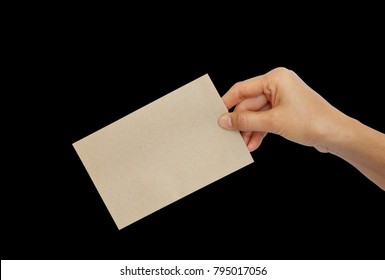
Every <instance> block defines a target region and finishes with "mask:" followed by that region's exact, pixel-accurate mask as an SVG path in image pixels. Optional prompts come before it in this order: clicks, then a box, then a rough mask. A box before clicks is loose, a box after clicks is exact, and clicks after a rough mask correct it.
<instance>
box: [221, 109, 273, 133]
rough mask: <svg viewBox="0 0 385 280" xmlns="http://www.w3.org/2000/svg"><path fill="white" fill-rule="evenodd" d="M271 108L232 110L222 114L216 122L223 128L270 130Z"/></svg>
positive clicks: (271, 128)
mask: <svg viewBox="0 0 385 280" xmlns="http://www.w3.org/2000/svg"><path fill="white" fill-rule="evenodd" d="M271 111H272V110H267V111H258V112H253V111H247V110H242V111H234V112H232V113H226V114H224V115H222V116H221V117H220V118H219V120H218V123H219V125H220V126H221V127H223V128H225V129H234V130H239V131H263V132H272V130H273V127H272V125H273V122H272V115H271V113H272V112H271Z"/></svg>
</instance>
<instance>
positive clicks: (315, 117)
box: [219, 67, 385, 190]
mask: <svg viewBox="0 0 385 280" xmlns="http://www.w3.org/2000/svg"><path fill="white" fill-rule="evenodd" d="M222 99H223V101H224V103H225V105H226V107H227V108H228V109H230V108H233V107H234V106H235V108H234V111H233V112H232V113H228V114H225V115H223V116H221V117H220V118H219V125H220V126H222V127H223V128H226V129H235V130H239V131H241V134H242V137H243V139H244V141H245V143H246V145H247V147H248V149H249V150H250V151H254V150H255V149H257V148H258V147H259V146H260V145H261V143H262V140H263V138H264V137H265V135H266V134H267V133H274V134H277V135H280V136H282V137H284V138H286V139H288V140H290V141H293V142H295V143H298V144H302V145H305V146H310V147H314V148H316V149H317V150H318V151H320V152H325V153H326V152H328V153H331V154H334V155H336V156H338V157H340V158H341V159H343V160H345V161H347V162H349V163H350V164H352V165H353V166H354V167H355V168H357V169H358V170H359V171H360V172H361V173H362V174H364V175H365V176H366V177H367V178H368V179H369V180H371V181H372V182H373V183H375V184H376V185H378V186H379V187H380V188H382V189H383V190H385V134H384V133H381V132H379V131H377V130H374V129H372V128H370V127H368V126H366V125H364V124H362V123H360V122H359V121H357V120H355V119H353V118H351V117H349V116H347V115H346V114H344V113H342V112H341V111H339V110H338V109H336V108H335V107H333V106H332V105H331V104H329V103H328V102H327V101H326V100H325V99H324V98H322V97H321V96H320V95H319V94H318V93H317V92H315V91H314V90H313V89H311V88H310V87H309V86H308V85H306V83H304V81H303V80H302V79H301V78H300V77H298V75H297V74H295V73H294V72H293V71H290V70H288V69H286V68H282V67H280V68H276V69H273V70H271V71H270V72H268V73H266V74H264V75H261V76H257V77H254V78H251V79H248V80H245V81H242V82H238V83H236V84H235V85H234V86H232V87H231V88H230V89H229V91H228V92H227V93H226V94H225V95H224V96H223V97H222Z"/></svg>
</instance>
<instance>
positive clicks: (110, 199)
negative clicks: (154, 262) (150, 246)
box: [73, 74, 253, 229]
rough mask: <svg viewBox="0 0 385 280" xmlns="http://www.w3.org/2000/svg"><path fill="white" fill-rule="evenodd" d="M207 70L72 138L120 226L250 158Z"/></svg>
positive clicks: (242, 165) (248, 160) (237, 166)
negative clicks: (229, 125) (226, 125)
mask: <svg viewBox="0 0 385 280" xmlns="http://www.w3.org/2000/svg"><path fill="white" fill-rule="evenodd" d="M225 112H227V109H226V107H225V105H224V103H223V101H222V99H221V98H220V96H219V94H218V92H217V91H216V89H215V87H214V85H213V84H212V82H211V80H210V78H209V76H208V75H207V74H206V75H204V76H202V77H200V78H198V79H196V80H194V81H192V82H190V83H188V84H186V85H185V86H182V87H180V88H179V89H177V90H174V91H172V92H171V93H169V94H167V95H165V96H163V97H161V98H159V99H157V100H155V101H154V102H152V103H150V104H148V105H146V106H144V107H142V108H141V109H139V110H137V111H135V112H133V113H131V114H129V115H127V116H125V117H123V118H121V119H119V120H117V121H115V122H114V123H112V124H110V125H108V126H106V127H104V128H102V129H100V130H98V131H96V132H94V133H93V134H90V135H89V136H87V137H85V138H83V139H81V140H79V141H77V142H75V143H73V146H74V148H75V150H76V152H77V153H78V155H79V157H80V159H81V161H82V162H83V164H84V166H85V168H86V169H87V172H88V173H89V175H90V177H91V179H92V181H93V183H94V185H95V186H96V188H97V190H98V192H99V193H100V195H101V197H102V199H103V201H104V203H105V204H106V206H107V208H108V210H109V212H110V214H111V216H112V218H113V219H114V221H115V223H116V225H117V226H118V228H119V229H121V228H123V227H125V226H127V225H129V224H131V223H133V222H135V221H137V220H139V219H141V218H143V217H145V216H147V215H149V214H151V213H153V212H155V211H157V210H159V209H161V208H163V207H165V206H167V205H168V204H170V203H172V202H175V201H176V200H178V199H181V198H183V197H184V196H186V195H188V194H190V193H192V192H194V191H197V190H198V189H200V188H202V187H204V186H207V185H208V184H210V183H212V182H214V181H216V180H218V179H220V178H222V177H224V176H226V175H228V174H230V173H232V172H234V171H236V170H238V169H240V168H242V167H244V166H246V165H248V164H250V163H252V162H253V159H252V157H251V155H250V153H249V151H248V150H247V148H246V145H245V144H244V142H243V140H242V137H241V135H240V133H239V132H238V131H228V130H225V129H223V128H221V127H220V126H219V125H218V118H219V117H220V116H221V115H222V114H224V113H225Z"/></svg>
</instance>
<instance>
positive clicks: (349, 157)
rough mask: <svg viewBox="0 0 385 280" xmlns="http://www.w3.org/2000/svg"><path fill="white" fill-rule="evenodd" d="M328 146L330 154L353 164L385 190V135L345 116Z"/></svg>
mask: <svg viewBox="0 0 385 280" xmlns="http://www.w3.org/2000/svg"><path fill="white" fill-rule="evenodd" d="M328 146H329V147H328V150H329V152H330V153H332V154H334V155H336V156H338V157H340V158H342V159H344V160H345V161H347V162H349V163H350V164H352V165H353V166H354V167H356V168H357V169H358V170H359V171H360V172H361V173H362V174H364V175H365V176H366V177H367V178H368V179H370V180H371V181H372V182H373V183H375V184H376V185H378V186H379V187H380V188H382V189H383V190H385V134H383V133H381V132H379V131H376V130H374V129H372V128H370V127H368V126H366V125H364V124H362V123H360V122H359V121H357V120H355V119H353V118H350V117H348V116H344V117H343V118H342V120H341V122H340V125H339V127H338V133H337V134H336V135H335V137H330V143H329V145H328Z"/></svg>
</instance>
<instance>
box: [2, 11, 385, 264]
mask: <svg viewBox="0 0 385 280" xmlns="http://www.w3.org/2000/svg"><path fill="white" fill-rule="evenodd" d="M74 10H76V9H74ZM72 12H73V11H72ZM200 12H202V11H200ZM192 13H193V16H192V17H191V18H188V19H186V18H185V14H184V13H181V15H180V17H177V18H173V19H172V20H169V21H167V20H166V19H165V18H162V19H161V20H154V21H150V20H149V19H151V16H145V15H144V14H141V15H142V16H139V18H140V19H139V20H137V19H135V20H133V19H131V16H133V15H135V10H132V11H131V12H130V13H127V14H126V15H124V16H116V17H114V16H111V15H110V16H108V17H105V15H104V14H103V13H98V14H95V15H93V16H90V15H92V12H86V10H83V12H82V13H80V14H76V13H75V12H73V13H69V14H66V15H65V16H61V17H60V20H55V17H56V14H55V13H53V14H52V15H50V17H48V19H47V18H45V19H44V20H40V19H39V18H38V17H37V18H34V21H33V23H34V24H31V25H29V24H23V25H21V26H19V31H20V32H18V33H16V34H14V35H13V36H14V38H15V39H17V40H18V41H17V43H15V42H14V43H12V42H11V48H13V50H12V51H13V55H11V56H10V57H11V58H12V59H14V63H13V65H12V67H10V69H9V71H8V72H9V74H10V77H11V78H12V79H10V80H9V81H11V82H12V85H13V86H12V90H11V91H10V101H9V102H8V103H3V106H4V107H5V109H8V110H9V111H8V112H9V113H7V115H6V118H5V129H6V130H7V131H6V132H7V133H5V134H4V135H5V136H4V138H5V139H4V141H5V143H6V146H5V147H4V149H5V152H4V154H5V155H6V156H7V157H6V158H5V159H6V161H5V165H6V169H5V173H6V174H5V175H6V178H10V179H9V180H5V181H4V182H3V186H2V196H1V197H2V198H1V200H2V236H3V238H2V240H3V241H2V248H1V250H0V251H1V258H2V259H383V258H384V252H385V245H384V238H383V236H384V235H383V233H384V232H383V224H384V217H385V215H384V214H385V211H384V209H385V207H384V206H385V192H384V191H382V190H381V189H380V188H378V187H377V186H376V185H374V184H373V183H371V182H370V181H369V180H368V179H366V178H365V177H364V176H363V175H362V174H361V173H359V172H358V171H357V170H356V169H355V168H353V167H352V166H350V165H349V164H347V163H346V162H344V161H342V160H341V159H339V158H337V157H335V156H333V155H330V154H321V153H319V152H317V151H316V150H315V149H313V148H309V147H303V146H300V145H297V144H294V143H291V142H289V141H287V140H285V139H282V138H280V137H278V136H275V135H268V136H267V137H266V138H265V140H264V142H263V144H262V146H261V147H260V148H259V149H258V150H257V151H255V152H253V153H252V156H253V158H254V160H255V163H253V164H252V165H249V166H247V167H245V168H243V169H241V170H239V171H237V172H235V173H233V174H231V175H229V176H227V177H225V178H223V179H221V180H219V181H217V182H215V183H213V184H211V185H209V186H207V187H205V188H203V189H201V190H199V191H197V192H195V193H193V194H191V195H189V196H187V197H185V198H183V199H181V200H180V201H177V202H175V203H173V204H172V205H170V206H168V207H166V208H164V209H161V210H160V211H158V212H156V213H154V214H152V215H150V216H148V217H146V218H144V219H142V220H140V221H138V222H136V223H134V224H132V225H130V226H128V227H126V228H124V229H122V230H120V231H119V230H118V229H117V227H116V226H115V224H114V222H113V220H112V218H111V216H110V215H109V213H108V211H107V209H106V207H105V206H104V204H103V201H102V199H101V198H100V196H99V194H98V193H97V191H96V188H95V187H94V185H93V184H92V181H91V179H90V177H89V176H88V174H87V172H86V170H85V169H84V167H83V165H82V163H81V161H80V160H79V158H78V156H77V154H76V153H75V150H74V149H73V147H72V143H73V142H75V141H77V140H79V139H81V138H83V137H85V136H87V135H88V134H90V133H92V132H94V131H95V130H97V129H99V128H102V127H104V126H106V125H108V124H110V123H111V122H113V121H115V120H117V119H119V118H121V117H123V116H125V115H127V114H129V113H131V112H133V111H134V110H136V109H139V108H141V107H142V106H144V105H146V104H148V103H149V102H151V101H154V100H155V99H157V98H159V97H161V96H163V95H165V94H167V93H169V92H170V91H172V90H174V89H176V88H178V87H180V86H182V85H184V84H186V83H188V82H190V81H192V80H194V79H196V78H198V77H200V76H201V75H203V74H206V73H208V74H209V75H210V77H211V79H212V81H213V83H214V84H215V86H216V88H217V90H218V92H219V93H220V94H221V95H223V94H224V93H225V92H226V90H227V89H229V88H230V86H231V85H232V84H234V83H235V82H237V81H240V80H243V79H247V78H250V77H253V76H255V75H259V74H263V73H265V72H267V71H269V70H271V69H273V68H274V67H277V66H284V67H287V68H290V69H292V70H294V71H295V72H296V73H297V74H299V76H301V77H302V79H303V80H304V81H305V82H306V83H308V85H310V86H311V87H312V88H313V89H315V90H316V91H317V92H319V93H320V94H321V95H322V96H324V97H325V98H326V99H327V100H328V101H329V102H330V103H332V104H333V105H334V106H335V107H337V108H339V109H340V110H342V111H343V112H345V113H347V114H348V115H350V116H352V117H355V118H357V119H359V120H360V121H361V122H363V123H365V124H367V125H369V126H371V127H373V128H375V129H378V130H380V131H385V118H384V109H383V108H384V106H383V103H382V101H381V100H383V95H384V90H383V87H382V83H383V80H384V79H383V76H384V70H383V65H384V62H385V59H384V53H383V50H384V49H385V46H384V44H383V41H382V38H381V36H379V34H380V33H379V32H380V31H381V30H380V28H379V26H380V25H381V24H380V23H381V22H380V20H379V18H378V17H372V18H370V20H369V21H367V22H366V23H365V25H362V22H360V21H356V17H355V16H351V18H350V21H345V20H341V23H340V24H338V25H333V27H332V28H326V27H325V26H324V25H323V24H322V22H324V21H325V20H326V19H329V20H330V15H329V16H326V15H325V17H322V18H321V19H319V20H320V21H319V22H316V24H315V25H314V26H313V25H310V24H309V22H308V21H309V19H310V18H311V17H312V15H309V16H307V17H302V18H300V21H299V22H300V23H299V24H293V22H292V18H291V17H290V16H288V18H285V20H283V21H282V22H281V23H279V24H277V25H274V15H272V14H271V13H269V14H270V15H271V18H270V19H269V20H262V19H259V18H258V13H256V14H255V16H256V17H255V18H254V19H250V18H248V20H247V21H246V19H245V22H242V21H239V20H238V19H237V20H235V19H234V18H233V17H231V14H222V15H221V16H222V18H221V21H218V20H212V21H209V20H207V19H208V18H210V17H209V15H205V16H206V17H205V18H206V20H207V21H208V22H206V21H205V22H201V21H202V17H201V16H202V15H201V14H198V13H195V14H194V12H192ZM235 13H236V12H235ZM85 15H87V17H85ZM297 19H298V18H297ZM335 19H336V20H337V19H339V16H337V15H335ZM166 22H168V23H166ZM182 22H183V23H185V22H187V23H188V24H187V25H186V24H181V23H182ZM235 22H236V23H237V24H235ZM355 22H356V23H355ZM289 23H290V24H289ZM275 26H277V27H275ZM316 26H320V27H316ZM268 27H269V29H268V30H267V28H268ZM5 104H9V105H7V106H5ZM8 106H9V108H7V107H8ZM170 114H172V112H170ZM8 156H9V157H8Z"/></svg>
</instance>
